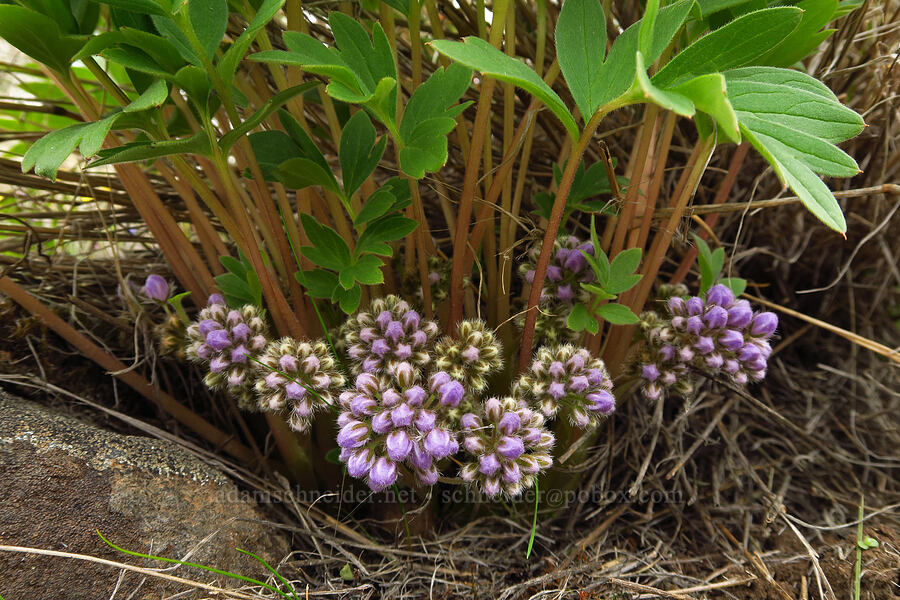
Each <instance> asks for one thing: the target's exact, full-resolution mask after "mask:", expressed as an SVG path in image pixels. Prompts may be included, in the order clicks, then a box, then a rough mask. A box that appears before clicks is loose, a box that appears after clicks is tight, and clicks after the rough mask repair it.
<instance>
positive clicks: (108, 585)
mask: <svg viewBox="0 0 900 600" xmlns="http://www.w3.org/2000/svg"><path fill="white" fill-rule="evenodd" d="M245 496H246V494H241V493H240V491H239V490H238V489H237V488H236V487H235V486H234V484H232V483H231V482H230V480H229V479H228V478H227V477H226V476H225V475H223V474H222V473H221V472H219V471H217V470H216V469H214V468H212V467H210V466H209V465H207V464H206V463H204V462H203V461H201V460H199V459H198V458H196V457H195V456H194V455H192V454H190V453H189V452H187V451H186V450H184V449H183V448H181V447H180V446H178V445H176V444H173V443H170V442H166V441H161V440H155V439H150V438H144V437H136V436H126V435H121V434H117V433H113V432H109V431H106V430H104V429H100V428H98V427H95V426H93V425H88V424H86V423H83V422H81V421H78V420H76V419H73V418H71V417H68V416H65V415H62V414H59V413H55V412H52V411H50V410H47V409H45V408H42V407H41V406H39V405H37V404H34V403H32V402H28V401H26V400H22V399H20V398H16V397H14V396H10V395H8V394H5V393H3V391H2V390H0V545H9V546H27V547H34V548H42V549H47V550H58V551H63V552H72V553H78V554H87V555H91V556H96V557H99V558H105V559H109V560H115V561H119V562H125V563H129V564H135V565H140V566H146V567H166V566H169V567H171V566H172V565H165V564H161V563H159V562H157V561H153V562H151V561H145V560H143V559H140V558H135V557H130V556H127V555H124V554H122V553H119V552H117V551H115V550H113V549H112V548H110V547H109V546H107V545H106V544H104V543H103V541H102V540H100V538H99V537H98V536H97V531H98V530H99V531H100V532H101V533H103V535H104V536H105V537H106V538H107V539H109V540H110V541H111V542H113V543H115V544H117V545H119V546H121V547H123V548H127V549H129V550H133V551H137V552H142V553H145V554H155V555H158V556H166V557H170V558H182V557H183V556H185V555H186V554H187V553H188V552H190V551H192V550H195V552H194V553H193V554H192V555H191V556H190V558H189V559H188V560H190V561H191V562H195V563H199V564H204V565H210V566H215V567H217V568H220V569H225V570H228V571H232V572H235V573H240V574H242V575H245V576H251V577H256V578H260V579H262V580H265V579H266V577H265V574H264V572H263V571H262V569H261V567H260V565H258V564H257V563H256V562H255V561H253V560H252V559H251V558H249V557H247V556H245V555H243V554H241V553H239V552H237V551H236V550H235V548H243V549H245V550H249V551H251V552H254V553H255V554H258V555H260V556H261V557H262V558H264V559H265V560H266V561H268V562H269V563H270V564H277V563H278V561H279V560H281V559H282V558H283V557H284V556H286V555H287V553H288V552H289V545H288V543H287V540H286V539H285V537H284V536H283V535H282V534H281V532H280V531H279V530H277V529H274V528H272V527H269V526H266V525H265V524H263V523H260V522H258V521H259V520H264V519H265V516H264V515H263V513H262V512H261V511H260V509H259V507H258V506H257V505H255V504H252V503H251V502H249V501H248V500H247V499H246V497H245ZM211 534H212V537H211V538H210V539H209V540H207V541H205V542H204V539H205V538H206V537H207V536H210V535H211ZM201 542H203V543H201ZM169 572H170V573H171V574H172V575H176V576H179V577H184V578H188V579H195V580H197V581H203V582H207V583H213V584H216V585H222V586H224V587H238V586H239V585H243V584H241V583H240V582H237V581H236V580H233V579H228V578H222V577H217V576H216V575H214V574H212V573H207V572H203V571H200V570H196V569H189V568H187V567H184V566H179V567H177V568H176V569H175V570H173V571H169ZM119 576H120V571H119V570H118V569H115V568H112V567H108V566H103V565H98V564H95V563H90V562H84V561H80V560H75V559H69V558H56V557H46V556H35V555H28V554H19V553H11V552H0V596H2V597H3V598H4V599H5V600H38V599H40V600H52V599H56V598H59V599H63V598H65V599H66V600H81V599H84V600H96V599H98V598H109V597H110V596H111V594H112V592H113V590H114V589H115V587H116V585H117V581H118V580H119ZM184 589H185V588H184V587H181V586H178V585H175V584H171V583H166V582H164V581H162V580H160V579H157V578H152V577H145V576H143V575H141V574H136V573H125V575H124V576H123V578H122V580H121V581H118V592H117V594H116V596H115V597H116V598H126V597H129V595H130V594H131V593H132V592H135V591H136V592H137V593H136V594H134V596H130V597H132V598H135V599H137V598H161V597H164V596H167V595H169V594H174V593H177V592H179V591H184ZM181 597H187V598H190V597H192V596H191V595H186V596H179V598H181Z"/></svg>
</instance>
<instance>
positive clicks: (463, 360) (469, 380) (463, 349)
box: [434, 319, 503, 392]
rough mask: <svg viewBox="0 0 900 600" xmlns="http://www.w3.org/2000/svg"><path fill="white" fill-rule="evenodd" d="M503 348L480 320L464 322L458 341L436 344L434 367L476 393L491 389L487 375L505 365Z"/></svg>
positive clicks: (456, 339)
mask: <svg viewBox="0 0 900 600" xmlns="http://www.w3.org/2000/svg"><path fill="white" fill-rule="evenodd" d="M501 350H502V347H501V345H500V342H499V341H498V340H497V337H496V336H495V335H494V332H493V331H492V330H491V329H489V328H488V326H487V324H486V323H485V322H484V321H482V320H480V319H471V320H465V321H460V323H459V325H458V326H457V329H456V338H451V337H449V336H448V337H444V338H442V339H440V340H438V342H437V343H436V344H435V346H434V355H435V362H434V368H436V369H439V370H441V371H444V372H446V373H447V374H448V375H449V376H450V377H451V378H453V379H455V380H456V381H461V382H465V384H466V385H467V386H468V387H469V388H471V390H472V391H473V392H481V391H483V390H484V389H485V388H486V387H487V384H488V382H487V376H488V375H490V374H491V373H493V372H495V371H497V370H498V369H500V367H501V366H503V358H502V355H501V354H502V353H501Z"/></svg>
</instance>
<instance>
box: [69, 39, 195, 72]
mask: <svg viewBox="0 0 900 600" xmlns="http://www.w3.org/2000/svg"><path fill="white" fill-rule="evenodd" d="M112 48H126V49H128V50H132V51H136V52H139V54H138V55H137V56H140V57H141V58H140V59H137V58H132V60H135V61H138V62H140V63H141V64H146V63H149V64H152V65H154V68H155V69H157V70H161V71H164V72H166V74H167V75H168V78H169V79H171V78H172V74H174V73H175V72H176V71H178V69H180V68H181V67H182V66H184V59H183V58H182V57H181V54H179V52H178V49H177V48H176V47H175V46H173V45H172V43H171V42H170V41H169V40H167V39H165V38H163V37H160V36H158V35H154V34H152V33H148V32H146V31H141V30H140V29H133V28H131V27H120V28H119V29H117V30H115V31H107V32H105V33H101V34H100V35H96V36H94V37H92V38H90V39H89V40H88V42H87V44H85V45H84V46H83V47H82V48H81V50H80V51H79V52H78V53H77V54H76V55H75V56H73V57H72V60H79V59H81V58H84V57H85V56H92V55H95V54H102V55H103V56H104V57H107V55H106V52H107V51H109V50H110V49H112ZM111 56H113V57H115V56H116V54H115V53H113V54H111ZM123 56H125V57H126V58H127V57H133V56H135V54H134V52H126V53H125V54H124V55H123ZM113 62H117V61H113Z"/></svg>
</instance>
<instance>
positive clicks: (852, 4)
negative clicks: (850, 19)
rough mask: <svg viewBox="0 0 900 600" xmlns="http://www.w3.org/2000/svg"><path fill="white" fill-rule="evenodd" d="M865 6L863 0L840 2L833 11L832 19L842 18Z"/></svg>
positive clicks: (843, 0) (842, 0)
mask: <svg viewBox="0 0 900 600" xmlns="http://www.w3.org/2000/svg"><path fill="white" fill-rule="evenodd" d="M863 4H865V0H841V1H840V2H839V3H838V9H837V10H836V11H835V13H834V15H833V18H835V19H837V18H838V17H843V16H844V15H846V14H849V13H851V12H853V11H854V10H856V9H857V8H859V7H860V6H862V5H863Z"/></svg>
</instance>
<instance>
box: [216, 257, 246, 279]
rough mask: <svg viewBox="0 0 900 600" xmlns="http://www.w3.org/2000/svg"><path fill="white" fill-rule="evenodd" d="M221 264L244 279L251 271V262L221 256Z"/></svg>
mask: <svg viewBox="0 0 900 600" xmlns="http://www.w3.org/2000/svg"><path fill="white" fill-rule="evenodd" d="M219 262H220V263H222V266H223V267H225V268H226V269H228V271H230V272H231V273H234V274H235V275H237V276H238V277H240V278H242V279H244V278H246V277H247V272H248V271H250V269H251V266H250V264H249V262H244V261H240V260H238V259H236V258H234V257H233V256H227V255H226V256H220V257H219Z"/></svg>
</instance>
